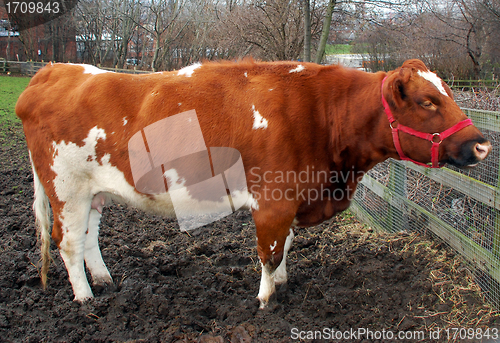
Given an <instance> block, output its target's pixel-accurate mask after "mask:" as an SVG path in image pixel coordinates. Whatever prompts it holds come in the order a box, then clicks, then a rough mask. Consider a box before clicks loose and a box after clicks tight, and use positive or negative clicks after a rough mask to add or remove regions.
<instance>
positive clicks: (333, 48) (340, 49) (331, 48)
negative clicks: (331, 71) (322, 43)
mask: <svg viewBox="0 0 500 343" xmlns="http://www.w3.org/2000/svg"><path fill="white" fill-rule="evenodd" d="M351 48H352V46H351V45H349V44H334V45H330V44H327V45H326V48H325V53H326V54H327V55H339V54H350V53H351Z"/></svg>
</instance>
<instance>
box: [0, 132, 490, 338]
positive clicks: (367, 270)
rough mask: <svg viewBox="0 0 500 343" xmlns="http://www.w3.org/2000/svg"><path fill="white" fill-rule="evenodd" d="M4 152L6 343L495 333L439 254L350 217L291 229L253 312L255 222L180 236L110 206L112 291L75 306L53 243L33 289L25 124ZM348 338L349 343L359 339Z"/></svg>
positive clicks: (0, 285) (170, 227) (469, 289)
mask: <svg viewBox="0 0 500 343" xmlns="http://www.w3.org/2000/svg"><path fill="white" fill-rule="evenodd" d="M0 142H1V144H0V237H1V241H0V341H2V342H125V341H128V342H131V341H132V342H192V341H194V342H250V341H252V342H289V341H293V338H296V337H297V336H298V335H299V334H301V335H302V337H304V338H306V337H307V334H310V333H308V331H315V330H316V331H321V332H322V333H323V334H324V333H325V332H329V333H330V334H331V333H332V331H331V330H330V329H332V330H341V331H346V330H350V329H353V330H358V329H359V328H366V329H369V330H372V331H376V330H378V331H379V332H381V331H382V330H385V331H386V332H387V331H393V332H398V331H409V332H416V331H423V332H425V333H426V336H425V338H424V339H422V340H420V341H424V342H429V341H431V340H430V339H429V336H428V334H429V332H435V331H436V330H437V329H440V330H441V332H440V339H439V341H447V339H446V338H447V335H446V334H445V331H443V330H445V329H446V328H451V327H457V328H482V329H484V330H486V328H490V330H491V331H490V332H491V333H493V331H492V328H496V327H500V320H499V318H498V317H497V316H495V314H494V312H492V311H493V310H492V309H491V308H490V307H489V306H488V305H487V304H485V303H484V302H483V299H482V296H481V294H480V290H479V288H478V287H477V286H476V285H475V284H474V283H473V282H472V281H471V277H470V275H469V273H468V270H467V268H466V267H465V265H464V264H463V262H462V261H461V259H460V258H459V257H458V256H455V255H454V254H453V253H452V252H451V251H450V250H448V249H447V248H446V246H444V245H443V244H440V243H439V242H433V241H431V240H429V239H428V238H426V237H422V236H417V235H415V234H413V233H399V234H384V233H376V232H374V231H373V230H372V229H370V228H368V227H366V226H364V225H362V224H360V223H359V222H357V221H356V220H355V219H354V218H353V217H352V216H350V215H349V214H344V215H341V216H338V217H337V218H334V219H332V220H331V221H329V222H326V223H324V224H322V225H319V226H316V227H313V228H309V229H300V230H297V232H296V236H297V237H296V239H295V241H294V244H293V246H292V249H291V251H290V254H289V260H288V271H289V282H288V284H287V285H286V286H281V287H278V290H277V295H276V297H274V298H273V299H272V302H271V304H270V306H269V308H267V309H265V310H259V309H258V301H257V300H256V299H255V296H256V295H257V293H258V287H259V280H260V264H259V262H258V258H257V253H256V249H255V246H256V244H255V238H254V232H255V227H254V224H253V222H252V218H251V215H250V213H249V212H238V213H236V214H235V215H233V216H231V217H227V218H224V219H223V220H220V221H218V222H216V223H214V224H212V225H209V226H208V227H205V228H203V229H200V230H198V231H194V232H190V233H189V234H188V233H182V232H180V231H179V229H178V225H177V224H176V221H175V220H172V219H163V218H159V217H156V216H150V215H146V214H144V213H141V212H138V211H136V210H134V209H128V208H125V207H123V206H120V205H113V206H111V207H108V208H106V209H105V212H104V216H103V222H102V225H101V234H100V245H101V249H102V253H103V257H104V260H105V262H106V263H107V266H108V268H109V270H110V272H111V274H112V276H113V278H114V281H115V286H116V287H115V288H114V289H96V288H94V294H95V295H96V297H95V299H94V300H91V301H89V302H87V303H85V304H84V305H80V304H77V303H74V302H73V301H72V299H73V295H72V290H71V287H70V284H69V281H68V279H67V273H66V270H65V268H64V265H63V263H62V260H61V258H60V256H59V254H58V252H57V251H56V249H55V246H54V245H53V246H52V249H53V251H52V252H53V256H54V261H53V263H52V265H51V268H50V273H49V287H48V289H47V290H45V291H44V290H42V288H41V284H40V278H39V274H38V269H37V266H39V259H40V254H39V250H38V247H37V239H36V233H35V227H34V217H33V214H32V211H31V206H32V200H33V190H32V187H33V186H32V174H31V170H30V167H29V163H28V156H27V151H26V147H25V143H24V137H23V135H22V131H21V128H20V126H19V125H10V126H8V127H4V128H3V129H2V132H1V134H0ZM324 329H326V331H325V330H324ZM375 337H376V336H375ZM463 337H464V336H463ZM323 338H328V337H326V336H323ZM351 338H352V337H351ZM355 338H357V339H352V340H349V342H357V341H362V338H365V337H355ZM308 341H311V340H308ZM317 341H318V342H319V341H321V340H317ZM330 341H347V340H330ZM371 341H376V340H374V339H369V340H365V342H371ZM378 341H390V340H383V339H382V340H378ZM407 341H408V342H416V341H419V340H418V339H411V340H407ZM460 341H464V340H460ZM471 341H479V340H476V339H474V340H471Z"/></svg>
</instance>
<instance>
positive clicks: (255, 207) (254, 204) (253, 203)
mask: <svg viewBox="0 0 500 343" xmlns="http://www.w3.org/2000/svg"><path fill="white" fill-rule="evenodd" d="M248 194H249V195H248V201H247V206H248V207H247V208H248V209H252V210H254V211H258V210H259V203H258V202H257V199H255V198H254V197H253V195H252V194H251V193H248Z"/></svg>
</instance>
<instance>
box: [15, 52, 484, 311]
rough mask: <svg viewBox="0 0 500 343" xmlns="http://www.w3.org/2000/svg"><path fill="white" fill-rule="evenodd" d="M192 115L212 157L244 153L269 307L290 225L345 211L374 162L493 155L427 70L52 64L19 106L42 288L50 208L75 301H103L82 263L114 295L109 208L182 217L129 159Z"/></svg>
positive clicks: (416, 64)
mask: <svg viewBox="0 0 500 343" xmlns="http://www.w3.org/2000/svg"><path fill="white" fill-rule="evenodd" d="M189 110H195V111H196V114H197V116H198V120H199V125H200V126H201V130H202V133H203V137H204V139H205V143H206V146H207V147H232V148H234V149H237V150H238V151H239V153H240V154H241V157H242V161H243V164H244V168H245V173H246V181H247V186H248V188H247V189H248V192H249V198H248V201H247V207H250V208H251V210H252V215H253V218H254V221H255V225H256V229H257V250H258V254H259V257H260V260H261V263H262V280H261V284H260V290H259V294H258V298H259V300H260V302H261V307H264V306H265V305H266V304H267V302H268V300H269V297H270V295H271V294H272V293H273V292H274V291H275V284H277V283H282V282H285V281H286V279H287V274H286V265H285V264H286V254H287V251H288V249H289V248H290V245H291V243H292V239H293V236H294V234H293V230H292V227H293V226H302V227H305V226H311V225H316V224H318V223H321V222H323V221H324V220H327V219H329V218H331V217H332V216H334V215H335V214H336V213H339V212H341V211H343V210H345V209H347V208H348V207H349V204H350V200H351V198H352V195H353V193H354V190H355V189H356V185H357V183H358V182H359V181H360V176H362V175H363V173H365V172H366V171H368V170H369V169H370V168H372V167H373V166H374V165H375V164H377V163H379V162H382V161H384V160H386V159H387V158H390V157H392V158H396V159H410V160H413V161H415V162H417V163H422V164H428V163H431V162H432V163H433V165H434V166H435V167H436V166H438V165H442V164H443V163H449V164H452V165H455V166H458V167H467V166H473V165H475V164H477V163H478V162H479V161H481V160H483V159H484V158H485V157H486V156H487V155H488V154H489V152H490V150H491V144H490V143H489V142H488V141H487V140H486V139H485V138H484V137H483V135H482V134H481V133H480V132H479V131H478V129H477V128H476V127H474V126H473V125H472V124H471V122H470V121H468V120H467V117H466V116H465V114H464V113H463V112H462V111H461V110H460V109H459V107H458V106H457V104H456V103H455V102H454V101H453V95H452V93H451V91H450V89H449V88H448V86H447V85H446V84H445V83H444V82H443V81H441V79H439V78H438V77H437V76H436V74H434V73H432V72H430V71H429V70H428V69H427V67H426V66H425V65H424V64H423V63H422V62H421V61H419V60H409V61H406V62H405V63H404V64H403V66H402V67H401V68H398V69H396V70H394V71H390V72H388V73H384V72H379V73H367V72H363V71H359V70H353V69H347V68H343V67H340V66H320V65H316V64H311V63H299V62H275V63H257V62H253V61H251V60H247V61H243V62H240V63H229V62H221V63H206V64H195V65H193V66H190V67H187V68H184V69H181V70H179V71H176V72H165V73H154V74H148V75H125V74H117V73H112V72H104V71H103V70H100V69H97V68H95V67H92V66H88V65H69V64H50V65H47V66H46V67H44V68H43V69H42V70H40V71H39V72H38V73H37V74H36V75H35V77H33V79H32V80H31V82H30V84H29V86H28V87H27V89H26V90H25V91H24V93H23V94H22V95H21V96H20V98H19V100H18V102H17V105H16V112H17V115H18V116H19V118H20V119H21V120H22V123H23V126H24V132H25V135H26V140H27V144H28V149H29V153H30V157H31V161H32V166H33V174H34V185H35V201H34V210H35V215H36V219H37V222H38V226H39V231H40V236H41V242H42V255H43V261H44V262H43V268H42V282H43V283H44V285H45V283H46V274H47V270H48V264H49V253H48V251H49V241H50V237H49V231H50V230H49V204H50V206H51V207H52V211H53V221H54V223H53V228H52V238H53V239H54V241H55V243H56V244H57V246H58V247H59V250H60V253H61V256H62V258H63V260H64V262H65V264H66V268H67V270H68V274H69V279H70V282H71V284H72V286H73V292H74V295H75V300H77V301H84V300H86V299H89V298H91V297H92V296H93V295H92V291H91V288H90V286H89V284H88V281H87V279H86V276H85V266H84V261H85V264H86V266H87V268H88V269H89V271H90V273H91V275H92V278H93V282H94V284H106V283H112V278H111V275H110V273H109V272H108V270H107V268H106V266H105V264H104V262H103V260H102V257H101V253H100V250H99V246H98V226H99V222H100V218H101V210H102V206H104V205H105V204H106V203H107V202H109V201H110V200H116V201H121V202H125V203H127V204H129V205H131V206H135V207H138V208H141V209H143V210H146V211H149V212H153V213H159V214H162V215H167V216H172V215H174V211H173V209H172V204H171V202H170V201H169V197H168V194H167V193H159V194H153V195H152V194H143V193H141V192H139V191H138V190H137V188H136V187H135V184H134V179H133V175H132V171H131V164H130V161H129V152H128V150H127V149H128V142H129V140H130V139H131V137H132V136H133V135H134V134H136V133H137V132H141V130H143V129H144V128H145V127H147V126H149V125H151V124H153V123H155V122H157V121H159V120H162V119H164V118H167V117H170V116H173V115H176V114H178V113H182V112H185V111H189ZM439 133H440V134H439ZM165 149H168V147H165ZM431 156H432V158H431ZM165 174H166V173H165ZM166 177H167V176H166V175H165V178H166ZM191 200H192V199H191Z"/></svg>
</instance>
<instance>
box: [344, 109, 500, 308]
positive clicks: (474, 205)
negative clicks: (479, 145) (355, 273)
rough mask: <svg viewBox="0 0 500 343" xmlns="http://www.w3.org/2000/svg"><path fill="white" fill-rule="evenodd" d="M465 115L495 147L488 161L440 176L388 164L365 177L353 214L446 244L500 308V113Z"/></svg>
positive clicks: (470, 112)
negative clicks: (430, 236)
mask: <svg viewBox="0 0 500 343" xmlns="http://www.w3.org/2000/svg"><path fill="white" fill-rule="evenodd" d="M464 112H465V113H467V114H468V115H469V117H470V118H471V119H472V120H473V122H474V124H475V125H476V126H477V127H478V128H479V129H480V130H481V131H482V132H483V134H484V135H485V137H486V138H488V139H489V140H490V142H491V143H492V145H493V150H492V152H491V154H490V156H488V158H487V159H486V160H485V161H483V162H481V163H480V164H479V165H478V166H477V167H476V168H474V169H469V170H462V169H458V168H454V167H449V168H443V169H439V170H436V169H427V168H423V167H420V166H417V165H414V164H412V163H411V162H400V161H395V160H392V159H391V160H388V161H386V162H384V163H381V164H379V165H377V166H376V167H375V168H374V169H372V170H371V171H370V172H369V173H368V174H367V175H366V176H365V177H364V179H363V181H362V182H361V184H360V185H359V188H358V190H357V192H356V195H355V198H354V201H353V206H352V208H353V211H354V212H355V213H356V214H357V215H358V217H360V219H362V220H363V221H365V222H366V223H368V224H369V225H371V226H375V227H377V228H381V229H383V230H386V231H390V232H396V231H403V230H404V231H419V232H422V233H426V234H427V233H428V234H431V235H434V236H437V237H439V238H440V239H442V240H443V241H445V242H447V243H448V244H449V245H450V246H451V247H452V248H454V249H455V250H456V251H457V252H459V253H460V254H462V255H463V256H464V257H465V259H466V260H467V262H468V264H469V266H470V268H471V270H472V272H473V273H474V275H475V278H476V282H477V283H478V285H479V286H480V287H481V289H482V290H483V292H484V294H485V297H486V298H487V299H488V300H489V301H490V302H491V303H492V304H493V305H495V306H496V307H497V308H500V189H499V188H498V187H499V185H500V179H499V162H500V144H499V143H500V125H499V124H500V112H490V111H479V110H470V109H464Z"/></svg>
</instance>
